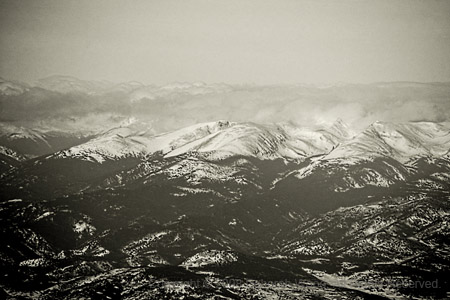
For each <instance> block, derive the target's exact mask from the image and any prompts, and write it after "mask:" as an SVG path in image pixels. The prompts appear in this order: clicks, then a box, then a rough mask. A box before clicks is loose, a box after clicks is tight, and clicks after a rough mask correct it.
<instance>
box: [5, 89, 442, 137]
mask: <svg viewBox="0 0 450 300" xmlns="http://www.w3.org/2000/svg"><path fill="white" fill-rule="evenodd" d="M137 95H138V96H137ZM127 118H133V119H136V120H141V121H145V122H149V123H150V124H151V126H152V128H153V131H154V132H155V133H158V132H164V131H170V130H174V129H177V128H180V127H184V126H188V125H191V124H194V123H199V122H208V121H215V120H230V121H239V122H241V121H242V122H247V121H249V122H256V123H273V122H295V123H298V124H301V125H306V126H307V125H313V124H317V123H323V122H333V121H335V120H336V119H338V118H340V119H342V120H344V121H345V122H347V123H349V124H350V125H352V126H354V127H357V128H362V127H364V126H367V125H369V124H370V123H373V122H374V121H376V120H380V121H388V122H408V121H434V122H442V121H450V84H447V83H430V84H420V83H387V84H381V83H380V84H371V85H341V86H335V87H328V88H318V87H310V86H228V85H201V84H200V85H199V84H197V85H195V86H194V85H188V84H184V85H182V86H180V87H175V88H173V87H170V88H168V87H143V86H141V87H134V89H131V88H130V89H128V90H127V89H125V90H120V91H114V90H113V91H104V92H98V91H96V93H89V92H80V91H76V92H70V91H64V92H58V91H51V90H47V89H43V88H39V87H35V88H30V89H28V90H27V91H25V92H24V93H20V94H16V95H2V96H0V121H2V122H12V123H15V124H21V123H23V124H25V123H26V124H36V125H35V126H41V125H42V124H43V123H45V122H46V121H48V122H50V123H51V122H59V123H67V124H70V123H71V124H72V126H81V125H80V124H82V123H83V122H81V121H80V120H89V122H88V123H86V122H84V126H85V127H89V126H91V127H96V128H101V127H102V126H103V127H104V128H107V127H111V126H119V125H120V124H122V123H123V120H126V119H127ZM89 124H90V125H89Z"/></svg>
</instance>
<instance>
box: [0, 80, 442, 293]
mask: <svg viewBox="0 0 450 300" xmlns="http://www.w3.org/2000/svg"><path fill="white" fill-rule="evenodd" d="M44 83H45V84H46V88H50V87H52V88H55V87H54V86H52V85H51V84H50V83H48V82H44ZM44 83H42V84H44ZM106 86H107V84H106V83H98V84H97V83H96V84H94V85H92V84H86V85H85V84H84V83H80V84H79V85H76V86H75V87H74V86H72V85H70V84H67V85H64V88H69V87H70V88H74V89H75V90H77V91H79V90H83V89H93V90H96V91H97V92H98V91H99V90H102V89H104V88H105V87H106ZM192 86H195V85H189V87H188V89H189V90H191V88H192ZM198 86H201V85H200V84H197V87H198ZM109 88H110V87H109ZM171 88H173V89H179V90H184V89H185V88H186V86H185V85H183V84H179V85H175V86H173V87H171ZM55 89H56V88H55ZM2 90H4V89H3V88H2ZM108 124H109V123H108ZM0 145H1V147H0V160H1V165H0V166H1V175H0V182H1V184H0V195H1V198H2V200H1V204H0V214H1V218H0V220H1V227H0V228H1V231H0V232H1V237H2V241H3V243H2V245H1V246H0V253H1V255H0V257H1V261H0V265H1V268H2V270H3V271H2V273H3V274H2V280H1V282H0V286H1V287H2V292H1V293H3V295H4V296H5V297H6V298H39V299H54V298H72V299H79V298H83V297H84V298H92V299H96V298H98V299H116V298H117V299H119V298H120V299H124V298H125V299H141V298H151V299H160V298H162V297H166V298H168V299H179V298H180V297H183V296H184V297H187V296H190V297H194V298H195V297H197V298H204V299H207V298H208V299H222V298H223V299H242V298H245V299H247V298H248V299H267V298H271V297H272V298H277V297H278V298H282V299H299V298H300V299H319V298H320V299H337V298H339V299H372V298H374V299H385V298H390V299H403V298H407V297H410V296H414V297H416V298H423V299H427V298H430V297H431V298H445V297H447V296H448V293H449V290H448V274H449V270H450V253H449V250H448V249H450V248H449V241H450V240H449V234H450V228H449V222H448V220H449V214H450V206H449V199H450V152H449V150H450V123H448V122H425V121H422V122H403V123H399V122H379V121H377V122H374V123H372V124H369V125H368V126H366V127H364V128H362V129H360V130H357V129H355V128H354V127H352V126H349V125H347V124H346V123H345V122H344V121H342V120H340V119H338V120H336V121H335V122H332V123H320V124H311V125H310V126H303V125H298V124H296V123H293V122H281V123H256V122H239V121H237V122H232V121H226V120H220V121H213V122H206V123H204V122H202V123H197V124H194V125H189V126H186V127H183V128H180V129H177V130H170V131H167V132H156V131H155V126H154V123H152V122H146V121H144V120H141V119H135V118H128V119H121V120H119V122H118V124H117V126H116V127H112V128H109V129H101V130H89V131H85V132H80V131H73V130H71V129H70V128H69V127H65V128H62V129H60V130H59V131H55V130H52V131H45V130H43V129H42V128H38V129H36V128H33V127H29V126H28V127H27V123H26V122H23V124H21V125H20V126H19V125H17V122H6V121H5V122H4V123H3V124H2V127H1V139H0ZM424 282H425V283H426V282H429V283H430V284H433V288H425V287H424V286H422V283H424ZM435 284H436V285H435Z"/></svg>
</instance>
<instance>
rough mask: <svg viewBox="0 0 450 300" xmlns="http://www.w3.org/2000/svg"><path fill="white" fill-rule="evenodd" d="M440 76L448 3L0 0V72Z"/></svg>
mask: <svg viewBox="0 0 450 300" xmlns="http://www.w3.org/2000/svg"><path fill="white" fill-rule="evenodd" d="M55 74H64V75H72V76H76V77H79V78H83V79H106V80H111V81H128V80H138V81H142V82H144V83H156V84H162V83H166V82H172V81H205V82H228V83H257V84H267V83H274V84H277V83H301V82H304V83H329V82H342V81H343V82H362V83H365V82H375V81H422V82H423V81H450V1H445V0H443V1H433V0H423V1H414V0H408V1H406V0H405V1H396V0H387V1H382V0H377V1H372V0H370V1H369V0H367V1H365V0H361V1H357V0H347V1H337V0H335V1H333V0H328V1H317V0H311V1H308V0H305V1H301V0H293V1H288V0H285V1H283V0H273V1H269V0H268V1H262V0H258V1H256V0H255V1H250V0H248V1H246V0H226V1H225V0H217V1H212V0H209V1H207V0H179V1H171V0H164V1H163V0H161V1H148V0H146V1H138V0H134V1H125V0H124V1H117V0H114V1H113V0H104V1H99V0H81V1H80V0H76V1H62V0H54V1H49V0H30V1H24V0H7V1H5V0H0V76H2V77H5V78H8V79H17V80H25V81H33V80H35V79H37V78H41V77H45V76H49V75H55Z"/></svg>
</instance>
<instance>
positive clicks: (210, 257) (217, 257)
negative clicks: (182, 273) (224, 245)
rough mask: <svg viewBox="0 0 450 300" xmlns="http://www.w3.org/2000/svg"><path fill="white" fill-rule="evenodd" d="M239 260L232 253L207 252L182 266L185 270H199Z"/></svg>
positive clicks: (196, 255)
mask: <svg viewBox="0 0 450 300" xmlns="http://www.w3.org/2000/svg"><path fill="white" fill-rule="evenodd" d="M237 260H238V257H237V255H236V254H234V253H233V252H231V251H220V250H206V251H203V252H200V253H197V254H195V255H194V256H191V257H189V258H188V259H186V260H185V261H184V262H183V263H182V264H181V266H183V267H185V268H198V267H202V266H208V265H212V264H214V265H223V264H227V263H231V262H234V261H237Z"/></svg>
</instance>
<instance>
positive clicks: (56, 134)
mask: <svg viewBox="0 0 450 300" xmlns="http://www.w3.org/2000/svg"><path fill="white" fill-rule="evenodd" d="M87 139H89V136H82V135H79V134H72V133H67V132H61V131H47V132H44V131H41V130H38V129H30V128H28V127H23V126H15V125H12V124H10V123H5V122H0V145H4V146H5V147H8V148H11V149H12V150H14V151H17V152H19V153H22V154H23V155H25V156H27V157H36V156H40V155H44V154H49V153H53V152H55V151H58V150H61V149H64V148H66V147H70V146H73V145H76V144H79V143H82V142H85V141H86V140H87Z"/></svg>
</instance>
